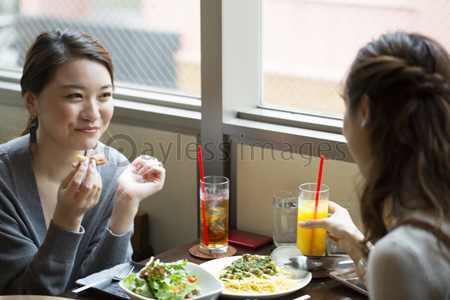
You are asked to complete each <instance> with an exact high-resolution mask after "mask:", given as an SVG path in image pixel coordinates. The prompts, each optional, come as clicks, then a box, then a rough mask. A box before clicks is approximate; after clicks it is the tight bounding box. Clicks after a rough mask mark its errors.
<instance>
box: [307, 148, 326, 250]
mask: <svg viewBox="0 0 450 300" xmlns="http://www.w3.org/2000/svg"><path fill="white" fill-rule="evenodd" d="M323 159H324V156H323V155H321V156H320V166H319V178H318V179H317V191H316V203H315V205H314V219H317V208H318V206H319V195H320V184H321V182H322V170H323ZM311 230H312V231H311V241H310V243H309V255H312V250H313V244H314V233H315V230H314V229H311Z"/></svg>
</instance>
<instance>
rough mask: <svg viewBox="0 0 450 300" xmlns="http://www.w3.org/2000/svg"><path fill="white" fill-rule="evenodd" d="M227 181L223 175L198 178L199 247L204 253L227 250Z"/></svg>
mask: <svg viewBox="0 0 450 300" xmlns="http://www.w3.org/2000/svg"><path fill="white" fill-rule="evenodd" d="M229 183H230V181H229V180H228V178H226V177H223V176H205V178H204V180H203V181H202V180H201V179H200V249H201V250H202V251H203V252H204V253H207V254H216V253H224V252H227V250H228V207H229V200H228V199H229ZM203 185H204V189H205V190H204V191H205V192H203V187H202V186H203ZM204 217H205V219H206V222H205V221H204V219H203V218H204ZM204 224H206V230H205V227H204ZM206 235H207V236H206Z"/></svg>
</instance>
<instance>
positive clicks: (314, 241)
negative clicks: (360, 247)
mask: <svg viewBox="0 0 450 300" xmlns="http://www.w3.org/2000/svg"><path fill="white" fill-rule="evenodd" d="M316 195H317V183H304V184H302V185H300V193H299V195H298V218H297V220H298V221H307V220H311V219H314V218H315V219H323V218H326V217H328V200H329V195H330V189H329V188H328V186H326V185H325V184H321V185H320V191H319V201H318V206H317V212H316V210H315V205H316ZM326 245H327V231H326V230H325V229H322V228H316V229H303V228H301V227H299V226H298V225H297V248H298V249H299V250H300V251H301V252H302V253H303V255H324V254H325V249H326Z"/></svg>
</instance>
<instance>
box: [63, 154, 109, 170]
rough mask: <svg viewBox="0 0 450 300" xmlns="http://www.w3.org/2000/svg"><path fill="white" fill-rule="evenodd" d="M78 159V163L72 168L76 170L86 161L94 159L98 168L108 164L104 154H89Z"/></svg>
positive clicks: (79, 156)
mask: <svg viewBox="0 0 450 300" xmlns="http://www.w3.org/2000/svg"><path fill="white" fill-rule="evenodd" d="M76 158H77V160H78V162H74V163H73V164H72V168H76V167H77V166H79V165H80V164H81V163H82V162H83V161H85V160H86V159H93V160H94V161H95V163H96V165H97V166H100V165H104V164H106V163H107V161H106V158H105V156H104V155H103V154H101V153H91V154H87V155H77V156H76Z"/></svg>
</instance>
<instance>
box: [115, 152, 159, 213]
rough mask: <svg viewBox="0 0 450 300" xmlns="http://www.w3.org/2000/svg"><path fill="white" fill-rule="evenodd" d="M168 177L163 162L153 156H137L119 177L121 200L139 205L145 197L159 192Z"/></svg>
mask: <svg viewBox="0 0 450 300" xmlns="http://www.w3.org/2000/svg"><path fill="white" fill-rule="evenodd" d="M165 177H166V170H165V169H164V168H163V166H162V164H161V163H160V162H159V161H158V160H157V159H156V158H155V157H152V156H147V155H141V156H139V157H137V158H136V159H135V160H134V161H133V162H132V163H131V164H130V165H129V166H128V167H127V168H126V169H125V171H123V173H122V174H121V175H120V177H119V179H117V191H118V193H120V194H121V196H123V197H120V198H121V200H127V201H131V202H134V205H137V204H138V203H139V202H140V201H142V200H143V199H145V198H147V197H150V196H151V195H153V194H155V193H156V192H159V191H160V190H161V189H162V187H163V185H164V180H165Z"/></svg>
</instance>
